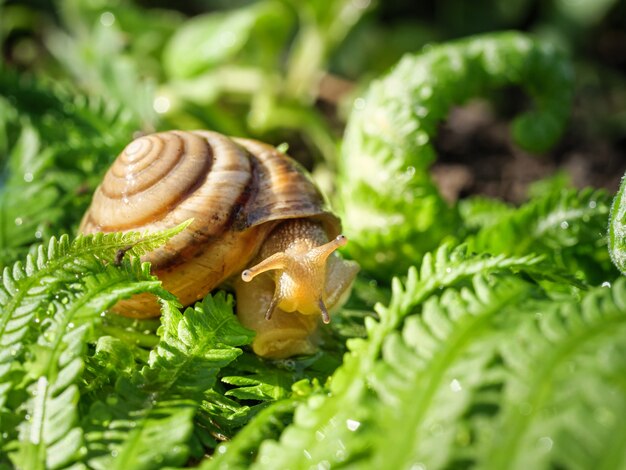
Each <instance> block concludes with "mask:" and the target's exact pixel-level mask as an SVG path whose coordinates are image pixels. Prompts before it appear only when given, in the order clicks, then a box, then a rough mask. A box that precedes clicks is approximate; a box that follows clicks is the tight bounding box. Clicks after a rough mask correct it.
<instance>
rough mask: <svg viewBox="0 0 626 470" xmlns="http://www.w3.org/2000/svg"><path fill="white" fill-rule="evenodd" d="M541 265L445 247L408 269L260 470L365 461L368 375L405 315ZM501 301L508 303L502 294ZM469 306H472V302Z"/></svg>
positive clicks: (265, 453)
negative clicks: (326, 389) (326, 388)
mask: <svg viewBox="0 0 626 470" xmlns="http://www.w3.org/2000/svg"><path fill="white" fill-rule="evenodd" d="M540 260H541V258H539V257H535V256H529V257H522V258H515V257H506V256H498V257H490V256H472V255H471V254H469V253H468V251H467V248H466V247H457V248H455V249H452V248H451V247H450V246H447V245H444V246H442V247H440V248H439V249H438V250H437V251H436V252H435V253H432V254H427V255H426V256H425V257H424V259H423V261H422V265H421V268H420V270H419V271H418V270H417V269H416V268H412V269H410V270H409V273H408V276H407V279H406V281H405V284H404V285H403V284H402V283H401V282H400V281H399V280H397V279H396V280H394V282H393V284H392V292H393V293H392V300H391V303H390V304H389V306H387V307H383V306H381V305H377V307H376V311H377V312H378V314H379V317H380V320H379V321H376V320H374V319H373V318H368V319H367V321H366V328H367V331H368V338H367V339H366V340H362V339H353V340H350V341H349V342H348V348H349V350H350V351H349V353H348V354H346V355H345V357H344V363H343V365H342V366H341V367H340V368H339V369H337V371H336V372H335V374H334V375H333V376H332V379H331V383H330V392H331V393H330V395H328V396H314V397H312V398H310V399H309V400H308V401H307V402H306V404H305V405H302V406H300V407H299V408H298V410H297V411H296V414H295V417H294V423H293V424H292V425H291V426H289V427H288V428H287V429H286V430H285V432H284V433H283V434H282V435H281V438H280V441H279V443H276V442H265V443H264V445H263V447H262V448H261V452H260V454H259V460H258V463H259V466H260V468H267V466H266V465H263V464H261V462H267V463H269V462H272V463H273V465H276V466H278V467H280V466H289V465H291V463H290V462H298V461H305V462H307V464H308V463H311V464H314V463H315V462H323V461H328V462H335V463H339V462H342V461H344V460H346V459H348V457H349V456H350V458H351V459H357V458H359V459H360V458H364V456H365V455H367V453H369V452H370V450H369V448H370V447H371V443H372V442H375V441H376V440H377V439H379V437H380V436H379V430H378V429H377V427H376V425H375V422H376V420H375V417H374V416H373V415H372V413H371V410H372V409H375V406H374V405H373V402H374V401H375V400H376V397H375V396H374V395H372V394H373V389H372V381H373V380H374V377H373V376H372V374H373V371H374V370H376V368H377V367H379V366H378V365H377V364H379V361H380V360H381V352H382V353H383V354H385V352H384V350H383V348H384V347H385V344H386V341H387V340H386V338H388V337H390V335H391V336H393V335H394V334H395V333H394V332H395V331H397V330H398V329H399V328H401V327H402V325H403V324H404V322H405V319H406V318H407V316H415V314H417V313H419V312H420V310H421V309H420V305H421V304H423V302H425V301H427V299H429V298H430V297H431V296H434V297H435V298H436V297H437V296H438V295H439V294H440V293H441V292H443V293H445V292H447V290H446V289H448V288H450V287H453V286H460V287H462V286H465V285H468V286H471V283H468V282H469V280H471V279H472V278H474V277H475V276H481V277H485V276H490V275H492V273H493V275H494V278H495V279H499V276H496V273H501V275H508V276H509V277H510V276H511V275H512V273H513V272H515V271H516V270H523V269H524V268H525V267H528V266H532V265H533V264H536V263H539V262H540ZM519 282H521V281H519ZM476 289H481V291H480V296H478V297H476V298H477V299H481V298H483V297H485V296H487V297H488V291H487V292H483V290H485V288H484V286H483V285H482V284H480V283H479V284H476ZM504 290H505V291H506V289H504ZM510 290H511V292H516V291H515V290H513V289H510ZM448 295H451V294H448ZM476 295H478V294H476ZM502 296H503V298H508V297H507V296H506V295H504V293H503V294H502ZM485 298H486V297H485ZM468 303H469V302H468ZM469 305H471V306H472V307H474V306H473V305H472V304H471V303H470V304H469ZM498 305H500V304H498ZM462 306H463V305H462V304H461V305H459V307H462ZM455 314H456V315H462V310H455ZM439 328H444V326H442V325H440V326H439ZM355 436H358V437H355ZM347 440H349V441H350V448H349V449H348V448H347V446H346V448H341V449H340V448H337V444H336V443H341V442H345V441H347ZM303 448H305V449H307V452H308V455H310V456H311V460H302V449H303ZM307 458H308V457H307ZM346 461H347V460H346Z"/></svg>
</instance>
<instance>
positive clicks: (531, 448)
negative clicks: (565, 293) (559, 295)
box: [477, 279, 626, 469]
mask: <svg viewBox="0 0 626 470" xmlns="http://www.w3.org/2000/svg"><path fill="white" fill-rule="evenodd" d="M625 292H626V282H625V280H624V279H619V280H618V281H617V282H616V283H615V284H614V285H613V286H612V287H611V288H599V289H596V290H594V291H591V292H590V293H589V294H587V295H586V296H585V297H584V299H583V301H582V303H578V302H576V303H574V302H565V303H561V304H558V303H557V304H554V303H546V304H544V305H542V306H541V307H540V308H538V309H537V313H536V314H535V315H524V316H522V317H521V321H520V322H519V323H518V324H513V325H511V327H512V328H510V329H509V330H508V333H509V334H511V333H513V328H514V334H515V338H516V341H514V342H511V341H508V342H502V343H501V345H500V351H501V355H502V358H503V360H504V368H505V371H506V375H505V377H506V378H507V380H506V381H505V382H504V383H503V388H502V396H501V398H500V399H499V403H500V407H501V410H500V412H499V413H498V414H497V415H495V416H494V417H493V418H492V419H490V420H489V421H485V420H484V419H483V420H482V425H483V430H484V432H483V433H482V434H481V437H482V438H483V439H481V440H480V442H479V445H478V446H477V447H478V454H477V458H478V459H480V461H481V462H482V467H483V468H493V469H496V468H502V465H506V466H507V467H508V468H512V469H517V468H519V469H522V468H531V467H532V468H550V467H552V468H554V467H561V468H581V469H582V468H591V467H594V468H607V469H608V468H622V467H624V465H625V464H626V452H625V450H624V449H625V447H624V443H625V442H626V441H625V439H626V435H625V434H624V429H623V423H622V416H623V413H624V411H625V410H626V399H624V397H626V383H625V382H624V379H623V377H624V374H625V373H626V347H625V345H626V295H625Z"/></svg>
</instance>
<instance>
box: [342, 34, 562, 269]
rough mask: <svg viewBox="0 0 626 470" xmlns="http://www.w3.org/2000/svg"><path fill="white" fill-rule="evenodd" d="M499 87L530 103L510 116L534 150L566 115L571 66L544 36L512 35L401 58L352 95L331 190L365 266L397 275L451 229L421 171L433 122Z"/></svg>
mask: <svg viewBox="0 0 626 470" xmlns="http://www.w3.org/2000/svg"><path fill="white" fill-rule="evenodd" d="M460 83H462V84H463V86H459V84H460ZM506 85H519V86H521V87H522V88H523V89H524V90H526V91H527V92H528V94H529V95H530V96H531V97H532V98H533V99H534V101H535V104H536V108H535V111H532V112H530V113H526V114H524V115H522V116H520V117H518V118H517V119H516V121H515V122H514V124H513V134H514V136H515V138H516V140H517V142H518V143H519V144H520V145H522V146H524V147H526V148H528V149H531V150H534V151H542V150H545V149H547V148H549V147H550V146H551V145H552V144H553V143H554V142H555V141H556V140H557V139H558V137H559V136H560V134H561V132H562V131H563V129H564V127H565V124H566V121H567V117H568V113H569V107H570V106H569V105H570V101H571V96H572V89H573V80H572V70H571V65H570V64H569V62H568V61H567V60H566V59H565V58H564V57H563V55H562V54H560V53H559V52H557V51H556V50H555V49H554V48H553V47H551V46H550V45H547V44H546V43H545V41H536V40H533V39H531V38H530V37H528V36H526V35H523V34H520V33H516V32H506V33H498V34H486V35H483V36H476V37H472V38H468V39H465V40H461V41H457V42H453V43H448V44H444V45H440V46H435V47H432V48H429V49H428V50H425V51H424V52H423V53H421V54H416V55H407V56H405V57H404V58H403V59H402V60H401V61H400V63H399V64H398V65H397V66H396V67H395V68H394V69H393V70H392V71H391V72H390V73H389V74H387V75H386V76H385V77H383V78H382V79H380V80H377V81H374V82H372V84H371V85H370V86H369V88H368V91H367V93H366V94H365V95H364V97H363V98H362V99H361V100H356V101H355V106H354V108H353V110H352V114H351V116H350V119H349V122H348V127H347V129H346V134H345V139H344V143H343V148H342V159H341V161H340V163H341V168H340V169H341V174H340V177H341V184H340V185H339V188H340V190H341V196H342V199H341V202H342V204H343V215H344V217H343V219H344V224H345V226H346V229H347V233H348V236H350V235H352V237H351V240H352V241H351V243H350V244H349V245H348V246H347V247H346V249H347V250H348V252H349V253H350V254H351V256H352V257H353V258H354V259H358V260H359V261H360V262H361V265H362V266H363V268H364V269H366V270H367V271H369V272H371V273H372V274H373V275H378V276H379V277H381V278H384V277H391V276H388V275H389V274H393V275H398V274H401V273H403V272H406V269H408V267H409V266H411V265H412V264H414V263H415V260H417V259H419V258H420V257H421V256H422V255H423V254H424V253H425V252H427V251H429V250H432V249H434V247H436V246H437V244H439V243H440V241H441V240H442V239H444V238H445V237H446V236H450V235H453V236H454V235H456V234H457V233H458V229H459V226H460V221H459V218H458V214H457V212H456V210H455V208H450V207H449V206H448V204H447V203H446V202H445V201H444V200H443V199H442V197H441V196H440V194H439V192H438V190H437V187H436V185H435V184H434V183H433V181H432V179H431V177H430V175H429V173H428V167H429V166H430V164H431V163H432V162H433V161H434V159H435V156H436V155H435V150H434V147H433V145H432V141H433V139H434V137H435V134H436V132H437V125H438V123H439V121H441V120H442V119H444V118H445V116H446V114H447V113H448V110H449V109H450V107H451V106H452V105H455V104H461V103H463V102H464V101H466V100H467V99H469V98H471V97H474V96H478V95H481V94H484V93H485V92H487V91H489V90H492V89H495V88H500V87H502V86H506Z"/></svg>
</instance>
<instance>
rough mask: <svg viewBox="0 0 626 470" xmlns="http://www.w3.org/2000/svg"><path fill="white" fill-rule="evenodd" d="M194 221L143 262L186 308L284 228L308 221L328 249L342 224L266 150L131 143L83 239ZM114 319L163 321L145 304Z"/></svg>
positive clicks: (190, 140) (101, 191) (209, 142)
mask: <svg viewBox="0 0 626 470" xmlns="http://www.w3.org/2000/svg"><path fill="white" fill-rule="evenodd" d="M191 218H193V222H192V223H191V225H190V226H189V227H188V228H187V229H185V230H184V231H183V232H181V233H180V234H178V235H176V236H174V237H173V238H172V239H171V240H170V241H169V242H168V243H166V244H165V245H164V246H163V247H161V248H159V249H157V250H155V251H152V252H150V253H148V254H146V255H145V256H144V257H142V260H144V261H149V262H150V263H151V265H152V272H153V273H154V274H155V275H157V276H158V277H159V278H160V279H161V281H162V282H163V286H164V287H165V288H166V289H168V290H169V291H170V292H172V293H173V294H175V295H176V296H177V297H178V298H179V299H180V301H181V302H182V303H183V304H184V305H188V304H190V303H192V302H194V301H195V300H198V299H201V298H202V297H204V295H206V294H207V293H208V292H209V291H210V290H212V289H213V288H215V287H217V286H218V285H220V284H222V283H223V282H224V281H225V280H227V279H228V278H230V277H231V276H233V275H234V274H239V273H240V272H241V271H242V270H243V269H244V268H245V267H247V266H248V265H249V264H250V263H251V261H252V260H253V259H254V258H255V256H256V255H257V253H258V252H259V250H260V248H261V246H262V245H263V244H264V242H265V241H266V239H267V238H268V235H269V234H271V233H272V231H273V230H274V229H275V228H276V227H277V225H279V224H281V223H282V222H283V221H286V220H292V219H293V220H296V219H297V220H306V221H308V222H307V223H311V224H313V225H315V226H316V227H321V229H322V230H323V232H324V233H325V234H326V237H327V238H328V239H333V238H335V237H337V236H338V235H339V233H340V221H339V219H338V218H337V217H336V216H335V215H333V214H332V213H331V212H329V210H328V209H327V207H326V204H325V201H324V198H323V197H322V195H321V194H320V192H319V191H318V189H317V188H316V187H315V185H314V184H313V183H312V181H311V180H310V178H309V177H308V175H307V174H306V172H305V171H304V170H303V169H302V168H301V167H300V165H299V164H297V163H296V162H295V161H293V160H292V159H290V158H289V157H287V156H286V155H284V154H282V153H280V152H279V151H278V150H276V149H275V148H274V147H272V146H270V145H267V144H264V143H261V142H258V141H254V140H248V139H239V138H228V137H226V136H224V135H221V134H219V133H216V132H210V131H191V132H186V131H169V132H162V133H157V134H151V135H147V136H143V137H140V138H138V139H136V140H134V141H133V142H131V143H130V144H129V145H128V146H127V147H126V148H125V149H124V151H123V152H122V153H121V154H120V155H119V156H118V158H117V159H116V160H115V162H114V163H113V165H112V166H111V168H110V169H109V170H108V172H107V173H106V175H105V177H104V179H103V181H102V183H101V184H100V186H99V187H98V188H97V190H96V192H95V194H94V197H93V201H92V204H91V207H90V208H89V209H88V211H87V212H86V213H85V215H84V217H83V220H82V222H81V225H80V231H81V232H82V233H94V232H114V231H116V232H117V231H141V232H143V231H159V230H164V229H168V228H172V227H175V226H177V225H178V224H180V223H182V222H184V221H186V220H188V219H191ZM318 238H319V237H318ZM322 242H323V240H322ZM283 245H284V244H283ZM257 261H258V260H257ZM271 269H275V268H271ZM356 269H357V268H355V267H353V269H351V270H350V275H351V277H352V278H353V277H354V274H356ZM331 271H332V270H331ZM267 282H268V281H267V279H265V280H263V279H260V280H259V283H260V284H267ZM260 284H259V285H260ZM337 295H338V294H337ZM243 303H245V302H243ZM274 307H275V306H274ZM115 310H116V311H117V312H118V313H121V314H123V315H126V316H133V317H150V316H158V315H159V313H160V310H159V307H158V304H157V302H156V300H155V299H154V298H153V297H152V296H151V295H149V294H142V295H139V296H135V297H133V298H131V299H128V300H124V301H122V302H120V303H119V304H118V305H117V306H116V307H115ZM279 310H280V309H279ZM278 313H279V315H278V317H280V316H281V315H282V314H283V313H284V312H278ZM262 316H263V315H261V317H262ZM278 317H277V318H278ZM274 321H278V320H274ZM309 323H310V322H309ZM308 328H309V330H311V328H310V326H309V327H308Z"/></svg>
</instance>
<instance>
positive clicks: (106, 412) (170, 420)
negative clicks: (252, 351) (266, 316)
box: [86, 292, 252, 469]
mask: <svg viewBox="0 0 626 470" xmlns="http://www.w3.org/2000/svg"><path fill="white" fill-rule="evenodd" d="M232 309H233V300H232V297H226V295H225V294H224V293H223V292H220V293H218V294H216V295H215V296H214V297H212V296H210V295H209V296H207V297H206V298H205V299H204V300H203V301H202V302H199V303H197V304H196V305H195V307H194V308H188V309H187V310H186V311H185V313H184V315H183V313H181V312H180V311H179V310H178V308H177V307H176V305H175V304H173V303H171V302H164V303H163V315H162V317H161V322H162V325H161V327H160V328H159V335H160V338H161V339H160V342H159V344H158V345H157V346H156V348H155V349H154V350H152V351H151V353H150V359H149V361H148V365H147V366H146V367H144V368H143V370H142V371H141V373H139V374H134V375H132V376H131V377H121V378H120V379H119V380H118V381H117V383H116V386H115V393H112V394H107V396H106V397H104V396H103V397H102V398H101V400H99V401H96V402H95V403H94V404H93V405H92V407H91V410H90V412H89V414H88V416H87V418H86V421H87V423H88V424H87V428H88V432H87V435H86V440H87V449H88V457H87V460H88V462H89V465H90V466H92V467H95V468H107V469H112V468H119V469H126V468H156V467H159V466H163V465H180V464H182V463H183V462H184V459H185V458H186V456H187V455H188V453H189V443H188V441H189V439H190V435H191V432H192V429H193V417H194V415H195V414H196V412H197V410H198V408H199V407H200V404H201V402H202V400H203V399H205V391H206V390H209V389H211V388H212V387H213V386H214V384H215V382H216V378H217V373H218V372H219V370H220V369H221V368H222V367H224V366H226V365H227V364H229V363H230V362H232V361H233V360H234V359H235V358H236V357H237V356H239V355H240V354H241V349H239V348H238V347H237V346H241V345H244V344H248V343H250V342H251V341H252V333H251V332H250V331H248V330H246V329H244V328H243V327H242V326H241V325H239V323H238V322H237V320H236V318H235V316H234V315H233V311H232Z"/></svg>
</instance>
